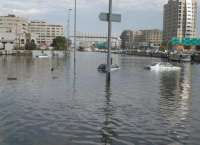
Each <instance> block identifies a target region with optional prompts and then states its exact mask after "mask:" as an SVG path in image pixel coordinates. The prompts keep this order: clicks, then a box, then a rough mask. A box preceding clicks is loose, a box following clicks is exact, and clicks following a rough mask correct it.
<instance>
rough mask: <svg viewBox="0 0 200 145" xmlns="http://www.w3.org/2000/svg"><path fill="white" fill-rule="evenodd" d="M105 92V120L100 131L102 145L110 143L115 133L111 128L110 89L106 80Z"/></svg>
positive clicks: (111, 107)
mask: <svg viewBox="0 0 200 145" xmlns="http://www.w3.org/2000/svg"><path fill="white" fill-rule="evenodd" d="M105 93H106V96H105V97H106V105H105V108H104V112H105V121H104V125H103V128H102V130H101V132H102V140H101V141H102V143H103V144H104V145H110V144H112V142H113V140H112V137H116V136H117V135H116V133H115V132H114V129H113V128H112V116H113V106H112V104H111V103H112V102H111V95H112V93H111V89H110V83H109V82H106V89H105Z"/></svg>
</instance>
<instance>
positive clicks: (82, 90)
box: [0, 52, 200, 145]
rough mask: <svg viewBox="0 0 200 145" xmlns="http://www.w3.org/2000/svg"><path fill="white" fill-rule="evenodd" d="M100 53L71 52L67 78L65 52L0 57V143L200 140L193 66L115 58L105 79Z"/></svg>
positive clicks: (198, 81) (166, 144)
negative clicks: (161, 66) (161, 67)
mask: <svg viewBox="0 0 200 145" xmlns="http://www.w3.org/2000/svg"><path fill="white" fill-rule="evenodd" d="M105 58H106V56H105V54H101V53H84V52H83V53H78V54H77V69H76V76H74V69H73V55H72V54H71V56H70V55H68V56H67V57H65V58H53V59H49V58H45V59H38V58H37V59H36V58H31V57H24V56H23V57H22V56H21V57H19V56H8V57H5V56H0V100H1V101H0V144H1V145H179V144H180V145H199V144H200V95H199V93H200V65H198V64H189V63H186V64H178V65H180V66H181V67H182V70H181V71H172V72H170V71H168V72H155V71H148V70H145V69H144V66H145V65H147V64H151V63H153V62H157V61H161V60H160V59H155V58H147V57H135V56H117V57H116V58H118V62H119V64H120V67H121V70H119V71H116V72H113V73H112V81H111V83H110V84H108V83H106V78H105V74H102V73H99V72H97V70H96V68H97V67H98V65H99V64H101V63H104V62H105ZM52 67H53V68H54V71H53V72H52V71H51V68H52ZM9 78H15V79H10V80H9Z"/></svg>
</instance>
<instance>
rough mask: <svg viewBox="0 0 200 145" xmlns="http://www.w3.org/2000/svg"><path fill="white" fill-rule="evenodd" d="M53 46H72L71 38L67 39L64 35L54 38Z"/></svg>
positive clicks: (64, 47) (66, 47)
mask: <svg viewBox="0 0 200 145" xmlns="http://www.w3.org/2000/svg"><path fill="white" fill-rule="evenodd" d="M51 46H52V47H54V49H56V50H65V49H68V48H69V47H70V46H71V40H69V39H66V38H65V37H63V36H58V37H56V38H55V39H53V43H52V45H51Z"/></svg>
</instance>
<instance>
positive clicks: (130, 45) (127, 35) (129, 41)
mask: <svg viewBox="0 0 200 145" xmlns="http://www.w3.org/2000/svg"><path fill="white" fill-rule="evenodd" d="M121 40H122V45H121V48H122V49H134V48H136V49H138V48H142V47H145V48H150V47H154V48H155V47H159V46H160V45H161V42H162V31H160V30H158V29H151V30H138V31H132V30H125V31H123V32H122V34H121Z"/></svg>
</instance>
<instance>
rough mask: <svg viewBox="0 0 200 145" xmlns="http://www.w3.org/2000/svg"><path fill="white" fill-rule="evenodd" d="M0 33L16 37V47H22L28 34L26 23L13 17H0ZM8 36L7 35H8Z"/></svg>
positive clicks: (19, 18) (22, 19) (20, 18)
mask: <svg viewBox="0 0 200 145" xmlns="http://www.w3.org/2000/svg"><path fill="white" fill-rule="evenodd" d="M0 33H1V34H2V35H3V34H5V33H11V34H10V35H14V36H16V38H15V39H16V47H24V46H25V43H26V34H27V33H28V21H27V20H26V19H24V18H22V17H17V16H15V15H8V16H0ZM8 35H9V34H8Z"/></svg>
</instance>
